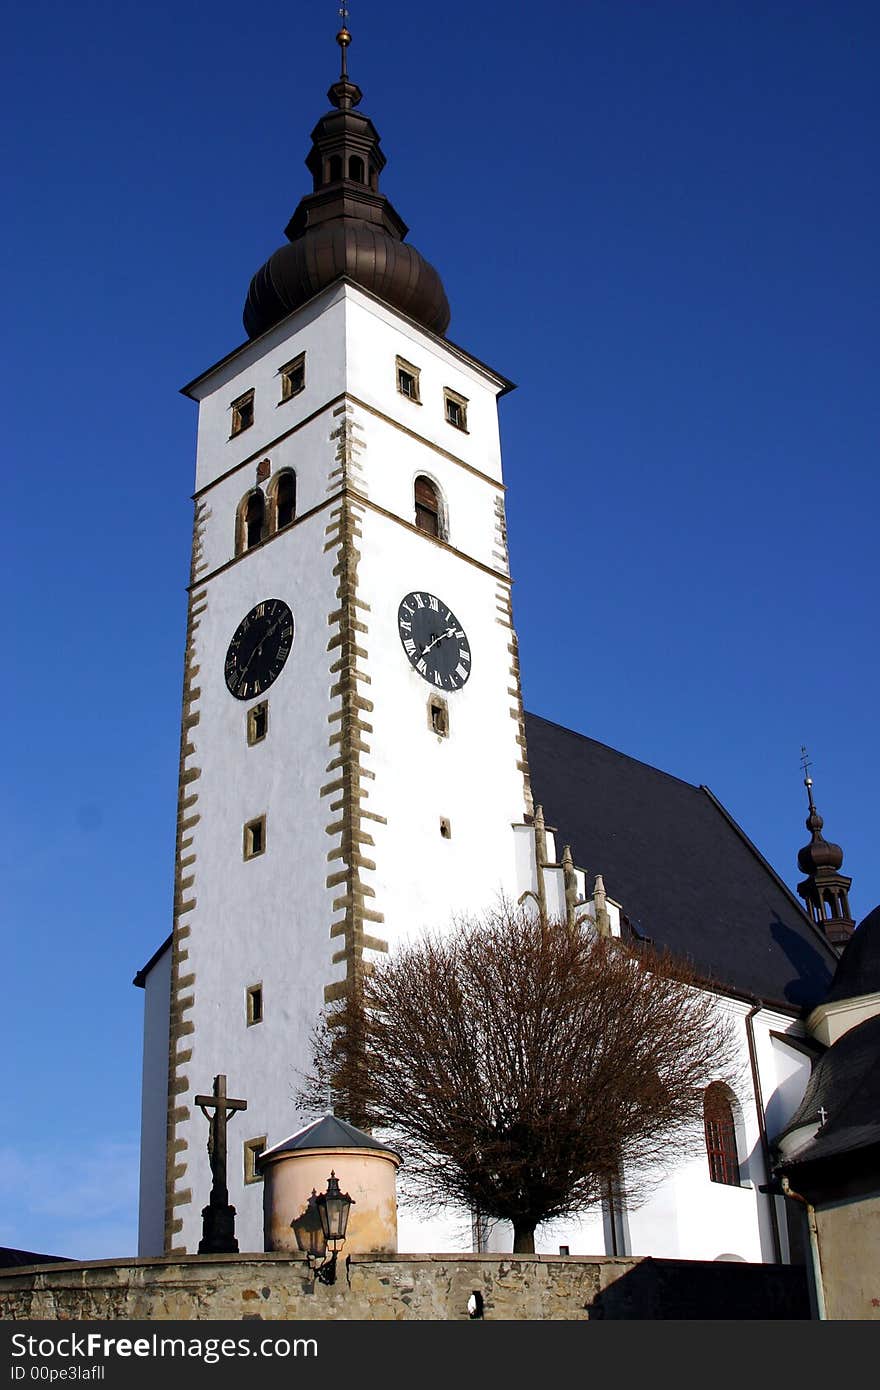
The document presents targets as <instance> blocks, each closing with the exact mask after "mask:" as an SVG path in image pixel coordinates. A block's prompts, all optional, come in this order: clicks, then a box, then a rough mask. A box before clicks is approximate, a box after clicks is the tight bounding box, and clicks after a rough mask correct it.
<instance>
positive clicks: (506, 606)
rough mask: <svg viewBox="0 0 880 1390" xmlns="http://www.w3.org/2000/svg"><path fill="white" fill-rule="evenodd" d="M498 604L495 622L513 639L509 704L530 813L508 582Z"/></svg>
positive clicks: (500, 586) (499, 593)
mask: <svg viewBox="0 0 880 1390" xmlns="http://www.w3.org/2000/svg"><path fill="white" fill-rule="evenodd" d="M495 608H496V611H497V613H498V615H499V616H498V617H497V618H496V620H495V621H496V622H498V623H500V624H501V626H502V627H505V628H507V630H508V632H509V633H510V641H509V642H508V644H507V650H508V652H509V653H510V685H509V686H508V688H507V693H508V695H509V696H510V698H511V700H512V702H513V703H512V704H511V706H510V717H511V719H512V720H513V721H514V723H515V724H516V742H517V744H518V746H519V750H520V756H519V758H518V760H517V764H516V765H517V768H518V769H519V771H520V772H521V773H522V779H523V802H524V805H525V813H526V815H528V816H530V815H531V814H532V813H533V811H534V809H535V808H534V803H533V801H532V783H531V778H530V777H529V754H528V749H527V748H526V721H525V717H524V715H523V701H522V684H521V681H520V669H519V642H518V641H517V637H516V632H515V630H514V626H513V604H512V602H511V593H510V585H509V584H498V585H497V586H496V589H495Z"/></svg>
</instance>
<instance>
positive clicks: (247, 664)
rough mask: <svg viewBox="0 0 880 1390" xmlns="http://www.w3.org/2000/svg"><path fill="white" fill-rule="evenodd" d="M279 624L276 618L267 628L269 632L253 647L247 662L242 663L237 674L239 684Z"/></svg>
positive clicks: (280, 621) (279, 621) (280, 620)
mask: <svg viewBox="0 0 880 1390" xmlns="http://www.w3.org/2000/svg"><path fill="white" fill-rule="evenodd" d="M281 623H282V619H281V618H278V619H277V620H276V621H275V622H274V623H273V624H272V626H271V627H270V628H269V631H268V632H267V633H265V634H264V635H263V636H262V637H261V638H260V640H259V642H258V643H257V645H256V646H255V647H254V649H253V651H252V652H251V654H250V656H249V657H248V659H247V661H246V662H245V663H244V666H243V667H242V668H241V670H240V672H239V674H238V680H239V684H240V683H241V682H242V681H243V680H244V677H245V673H246V671H247V668H248V667H249V666H250V664H251V662H252V661H253V659H254V657H255V656H256V655H257V653H258V652H259V651H261V650H262V648H263V644H264V643H265V642H268V640H269V638H270V637H271V636H272V634H273V632H276V631H277V629H278V628H279V627H280V626H281Z"/></svg>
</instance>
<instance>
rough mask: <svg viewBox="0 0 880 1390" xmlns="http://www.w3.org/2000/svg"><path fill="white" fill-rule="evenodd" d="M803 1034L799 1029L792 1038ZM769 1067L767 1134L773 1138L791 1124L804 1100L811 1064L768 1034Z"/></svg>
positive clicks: (802, 1055)
mask: <svg viewBox="0 0 880 1390" xmlns="http://www.w3.org/2000/svg"><path fill="white" fill-rule="evenodd" d="M799 1035H802V1030H801V1029H800V1028H799V1029H798V1032H797V1033H794V1034H793V1036H794V1038H795V1039H797V1037H798V1036H799ZM768 1044H769V1049H768V1050H769V1054H770V1065H769V1067H767V1073H768V1082H767V1084H768V1087H771V1088H772V1089H770V1090H769V1092H768V1094H767V1095H766V1096H765V1103H766V1114H767V1121H766V1123H767V1134H768V1136H769V1138H770V1139H771V1141H772V1139H773V1138H774V1136H775V1135H777V1134H778V1133H779V1131H780V1130H781V1129H784V1128H785V1126H786V1125H787V1124H788V1121H789V1119H790V1118H791V1116H792V1115H793V1114H794V1112H795V1111H796V1110H797V1108H798V1106H799V1105H800V1103H801V1101H802V1100H803V1098H804V1092H805V1091H806V1089H807V1082H808V1081H809V1079H810V1061H809V1058H808V1057H806V1056H805V1055H804V1053H803V1052H801V1051H798V1050H797V1049H796V1048H794V1047H790V1046H788V1045H787V1044H786V1043H784V1042H782V1041H781V1039H779V1038H772V1037H769V1035H768Z"/></svg>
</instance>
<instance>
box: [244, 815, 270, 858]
mask: <svg viewBox="0 0 880 1390" xmlns="http://www.w3.org/2000/svg"><path fill="white" fill-rule="evenodd" d="M265 849H266V817H265V816H258V817H257V819H256V820H249V821H248V822H247V823H246V825H245V827H244V843H243V846H242V850H243V854H244V857H245V859H256V857H257V855H258V854H263V853H264V852H265Z"/></svg>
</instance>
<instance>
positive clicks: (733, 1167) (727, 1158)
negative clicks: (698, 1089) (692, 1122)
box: [703, 1081, 740, 1187]
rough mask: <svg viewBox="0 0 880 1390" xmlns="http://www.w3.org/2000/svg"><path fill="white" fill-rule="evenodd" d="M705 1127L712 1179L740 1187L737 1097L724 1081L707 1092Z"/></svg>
mask: <svg viewBox="0 0 880 1390" xmlns="http://www.w3.org/2000/svg"><path fill="white" fill-rule="evenodd" d="M703 1125H704V1127H705V1131H706V1156H707V1157H708V1159H709V1177H710V1178H711V1179H712V1181H713V1182H722V1183H726V1184H727V1185H728V1186H730V1187H739V1186H740V1172H739V1157H738V1155H737V1149H736V1119H735V1117H734V1111H733V1094H732V1092H731V1090H730V1087H729V1086H725V1084H724V1082H723V1081H713V1082H712V1085H711V1086H707V1087H706V1090H705V1091H704V1092H703Z"/></svg>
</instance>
